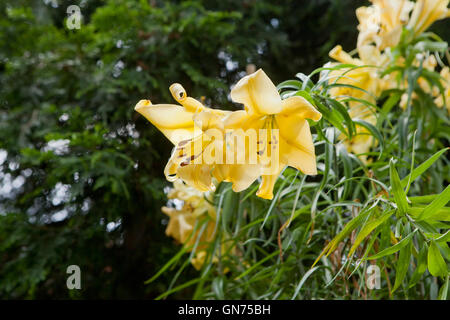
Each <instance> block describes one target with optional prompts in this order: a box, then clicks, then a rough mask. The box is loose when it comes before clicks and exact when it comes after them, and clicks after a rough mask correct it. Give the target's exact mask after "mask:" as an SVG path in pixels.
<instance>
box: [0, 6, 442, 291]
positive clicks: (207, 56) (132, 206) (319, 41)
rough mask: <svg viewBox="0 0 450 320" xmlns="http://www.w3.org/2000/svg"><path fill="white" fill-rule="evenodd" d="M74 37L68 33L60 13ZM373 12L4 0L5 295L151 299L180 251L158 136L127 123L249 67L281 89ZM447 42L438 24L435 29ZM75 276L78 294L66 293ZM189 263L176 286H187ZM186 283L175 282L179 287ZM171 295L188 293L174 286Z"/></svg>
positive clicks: (223, 83) (1, 224)
mask: <svg viewBox="0 0 450 320" xmlns="http://www.w3.org/2000/svg"><path fill="white" fill-rule="evenodd" d="M72 4H76V5H79V6H80V8H81V13H82V15H83V21H82V24H81V29H79V30H69V29H68V28H66V24H65V22H66V19H67V12H66V9H67V7H68V6H69V5H72ZM365 4H368V2H367V1H350V0H347V1H344V0H341V1H338V0H335V1H333V0H317V1H309V0H303V1H294V0H286V1H280V2H278V3H277V4H274V2H273V1H269V0H258V1H256V0H244V1H238V0H230V1H219V0H208V1H202V0H191V1H158V0H145V1H144V0H140V1H139V0H105V1H95V0H92V1H72V0H71V1H62V0H54V1H51V0H42V1H32V2H30V1H26V0H3V1H2V2H1V3H0V297H1V298H53V299H54V298H154V297H156V296H158V295H160V294H161V293H163V292H165V291H166V290H167V287H168V285H169V283H170V281H171V275H170V273H165V274H163V275H162V276H161V278H159V279H158V281H155V282H152V283H151V284H149V285H144V281H145V280H146V279H148V278H149V277H150V276H152V275H153V274H155V273H156V272H157V271H158V270H159V269H160V268H161V267H162V266H163V265H164V264H165V263H166V262H167V261H168V260H169V259H170V258H171V257H172V256H173V255H174V254H175V253H176V252H177V251H178V250H179V247H178V246H177V245H176V244H175V243H174V242H173V240H172V239H171V238H169V237H166V236H165V234H164V229H165V224H166V223H167V219H166V218H165V216H164V215H163V214H162V213H161V210H160V207H161V206H162V205H163V204H164V203H165V202H166V196H165V194H164V191H163V190H164V188H165V187H166V186H167V185H168V183H167V182H166V181H165V179H164V178H163V168H164V165H165V162H166V159H167V158H168V156H169V154H170V151H171V150H170V148H169V147H168V144H167V142H166V140H165V138H164V137H163V136H162V134H160V133H159V132H157V130H156V129H155V128H154V127H153V126H151V125H150V124H149V123H147V121H146V120H145V119H144V118H143V117H140V116H139V115H138V114H137V113H136V112H134V110H133V107H134V105H135V104H136V102H137V101H139V100H140V99H143V98H150V99H151V100H152V101H153V102H154V103H163V102H166V103H171V102H172V98H171V97H170V93H169V91H168V87H169V85H170V84H171V83H173V82H179V83H182V84H183V86H184V87H185V88H186V89H187V91H188V94H189V95H191V96H193V97H196V98H201V97H202V96H204V97H206V100H205V101H206V104H208V105H211V106H221V107H222V108H229V109H235V108H236V107H237V106H233V104H232V103H231V102H230V101H229V97H228V96H227V93H228V92H229V88H230V86H231V85H232V84H233V83H235V82H236V81H237V80H238V79H239V78H240V77H242V76H243V75H244V74H245V68H246V66H247V65H248V64H255V65H256V66H257V67H262V68H263V69H264V70H265V72H266V73H267V74H268V75H269V76H270V77H271V78H272V79H273V80H274V82H275V83H279V82H281V81H283V80H286V79H291V78H293V77H294V75H295V74H296V73H297V72H303V73H305V74H307V73H309V72H311V71H312V70H314V69H315V68H317V67H319V66H321V65H323V64H324V63H325V62H326V61H329V58H328V57H327V55H328V51H329V50H330V49H331V48H332V47H334V45H336V44H341V45H342V46H343V47H344V48H345V49H352V48H353V46H354V43H355V42H356V37H357V29H356V25H357V21H356V17H355V13H354V12H355V9H356V8H357V7H359V6H361V5H365ZM433 30H435V31H436V32H437V33H438V34H439V35H440V36H441V37H442V38H443V39H449V38H450V35H449V32H450V31H449V30H450V28H448V20H447V21H442V22H439V23H436V24H435V25H434V26H433ZM71 264H76V265H79V266H80V268H81V270H82V288H83V289H82V290H67V288H66V278H67V274H66V268H67V266H69V265H71ZM197 275H198V273H197V272H196V271H195V270H194V269H193V268H189V270H187V271H186V272H184V273H183V274H182V275H181V278H183V279H186V280H188V279H190V278H192V277H196V276H197ZM180 282H185V281H182V279H181V280H180ZM171 297H172V298H191V297H192V292H190V291H189V290H188V291H180V292H177V293H176V294H174V295H173V296H171Z"/></svg>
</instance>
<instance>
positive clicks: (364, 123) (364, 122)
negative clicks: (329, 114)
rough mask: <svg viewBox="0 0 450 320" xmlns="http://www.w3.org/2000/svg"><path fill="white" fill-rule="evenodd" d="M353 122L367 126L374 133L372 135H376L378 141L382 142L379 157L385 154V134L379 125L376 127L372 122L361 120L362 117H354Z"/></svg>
mask: <svg viewBox="0 0 450 320" xmlns="http://www.w3.org/2000/svg"><path fill="white" fill-rule="evenodd" d="M353 122H355V123H356V124H359V125H360V126H362V127H364V128H366V129H367V130H368V131H369V132H370V133H371V134H372V136H374V137H375V138H376V139H377V140H378V142H379V143H380V154H379V156H378V159H380V158H381V156H382V154H383V151H384V139H383V135H382V134H381V132H380V131H379V130H378V129H377V127H375V126H374V125H373V124H371V123H368V122H367V121H364V120H360V119H353Z"/></svg>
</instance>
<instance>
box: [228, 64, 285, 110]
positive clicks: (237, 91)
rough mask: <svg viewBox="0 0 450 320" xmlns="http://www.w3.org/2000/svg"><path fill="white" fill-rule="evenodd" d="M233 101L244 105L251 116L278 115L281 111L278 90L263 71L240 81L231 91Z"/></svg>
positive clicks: (260, 70)
mask: <svg viewBox="0 0 450 320" xmlns="http://www.w3.org/2000/svg"><path fill="white" fill-rule="evenodd" d="M231 99H232V100H233V101H234V102H238V103H242V104H244V106H245V108H246V110H247V111H248V112H249V113H251V114H252V113H257V114H276V113H279V112H280V111H281V97H280V95H279V94H278V90H277V88H276V87H275V85H274V84H273V82H272V81H271V80H270V79H269V77H268V76H267V75H266V74H265V72H264V71H263V70H262V69H259V70H258V71H256V72H255V73H252V74H250V75H248V76H245V77H244V78H242V79H241V80H239V82H238V83H237V84H236V86H235V87H234V88H233V89H232V90H231Z"/></svg>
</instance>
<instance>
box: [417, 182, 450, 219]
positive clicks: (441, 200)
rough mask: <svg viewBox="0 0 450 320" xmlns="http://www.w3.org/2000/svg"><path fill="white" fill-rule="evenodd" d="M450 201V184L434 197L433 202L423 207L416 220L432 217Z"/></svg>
mask: <svg viewBox="0 0 450 320" xmlns="http://www.w3.org/2000/svg"><path fill="white" fill-rule="evenodd" d="M449 201H450V185H448V186H447V188H445V190H444V191H442V193H441V194H440V195H439V196H438V197H436V198H435V199H434V200H433V202H431V203H430V204H429V205H428V206H426V207H425V209H423V211H422V213H421V214H419V216H418V217H417V219H416V220H427V219H431V218H433V216H434V215H436V213H437V212H438V211H439V209H441V208H442V207H444V206H445V205H446V204H447V203H448V202H449Z"/></svg>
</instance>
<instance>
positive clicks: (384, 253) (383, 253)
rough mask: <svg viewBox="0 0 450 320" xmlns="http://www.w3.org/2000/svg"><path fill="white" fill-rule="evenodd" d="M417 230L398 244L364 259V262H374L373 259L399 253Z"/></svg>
mask: <svg viewBox="0 0 450 320" xmlns="http://www.w3.org/2000/svg"><path fill="white" fill-rule="evenodd" d="M416 231H417V230H415V231H413V232H411V233H410V234H408V236H406V237H405V238H404V239H402V240H401V241H400V242H399V243H397V244H395V245H393V246H392V247H389V248H386V249H384V250H382V251H380V252H378V253H377V254H374V255H373V256H370V257H368V258H365V259H364V260H374V259H380V258H382V257H385V256H387V255H390V254H393V253H396V252H397V251H399V250H400V249H403V248H404V247H405V246H406V245H407V244H409V242H410V241H411V238H412V237H413V235H414V234H415V233H416Z"/></svg>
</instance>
